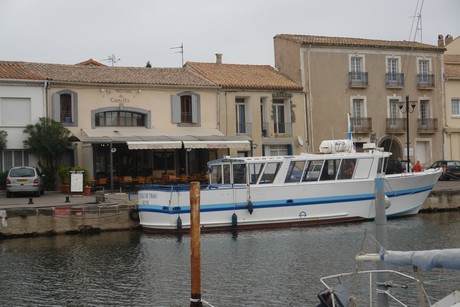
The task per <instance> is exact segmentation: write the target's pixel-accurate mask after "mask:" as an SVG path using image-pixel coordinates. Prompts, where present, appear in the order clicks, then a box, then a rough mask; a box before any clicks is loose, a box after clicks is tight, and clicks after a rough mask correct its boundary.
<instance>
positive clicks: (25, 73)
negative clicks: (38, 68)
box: [0, 61, 46, 80]
mask: <svg viewBox="0 0 460 307" xmlns="http://www.w3.org/2000/svg"><path fill="white" fill-rule="evenodd" d="M0 79H16V80H46V77H45V76H43V75H42V74H38V73H35V72H31V71H30V70H28V69H27V68H25V67H24V63H23V62H2V61H0Z"/></svg>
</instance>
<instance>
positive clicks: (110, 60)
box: [102, 54, 121, 66]
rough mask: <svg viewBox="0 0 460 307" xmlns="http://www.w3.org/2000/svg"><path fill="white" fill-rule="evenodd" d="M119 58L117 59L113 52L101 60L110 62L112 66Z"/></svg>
mask: <svg viewBox="0 0 460 307" xmlns="http://www.w3.org/2000/svg"><path fill="white" fill-rule="evenodd" d="M120 60H121V59H118V58H117V57H116V56H115V54H112V55H109V56H108V58H107V59H104V60H102V61H106V62H110V63H111V64H112V66H114V65H115V63H117V62H118V61H120Z"/></svg>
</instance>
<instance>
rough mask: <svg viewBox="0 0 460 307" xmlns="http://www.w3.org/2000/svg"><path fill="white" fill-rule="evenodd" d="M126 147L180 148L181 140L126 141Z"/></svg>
mask: <svg viewBox="0 0 460 307" xmlns="http://www.w3.org/2000/svg"><path fill="white" fill-rule="evenodd" d="M126 143H127V144H128V149H179V148H182V142H181V141H138V142H136V141H134V142H130V141H127V142H126Z"/></svg>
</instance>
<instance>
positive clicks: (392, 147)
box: [379, 136, 403, 159]
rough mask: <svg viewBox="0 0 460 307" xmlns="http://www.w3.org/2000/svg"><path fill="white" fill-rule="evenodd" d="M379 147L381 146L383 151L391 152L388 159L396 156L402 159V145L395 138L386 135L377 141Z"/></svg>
mask: <svg viewBox="0 0 460 307" xmlns="http://www.w3.org/2000/svg"><path fill="white" fill-rule="evenodd" d="M379 147H383V150H384V151H388V152H391V153H392V155H391V158H390V159H396V158H398V157H400V158H401V159H402V157H403V151H402V146H401V143H400V142H399V140H398V139H397V138H394V137H391V136H386V137H384V138H382V139H381V140H380V141H379Z"/></svg>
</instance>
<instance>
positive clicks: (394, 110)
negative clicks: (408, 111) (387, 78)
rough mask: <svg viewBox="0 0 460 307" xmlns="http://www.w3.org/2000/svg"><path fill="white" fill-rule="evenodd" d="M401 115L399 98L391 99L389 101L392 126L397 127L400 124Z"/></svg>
mask: <svg viewBox="0 0 460 307" xmlns="http://www.w3.org/2000/svg"><path fill="white" fill-rule="evenodd" d="M400 116H401V112H400V110H399V100H398V99H390V102H389V118H390V120H389V124H390V127H392V128H396V127H397V126H398V119H399V118H400Z"/></svg>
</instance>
